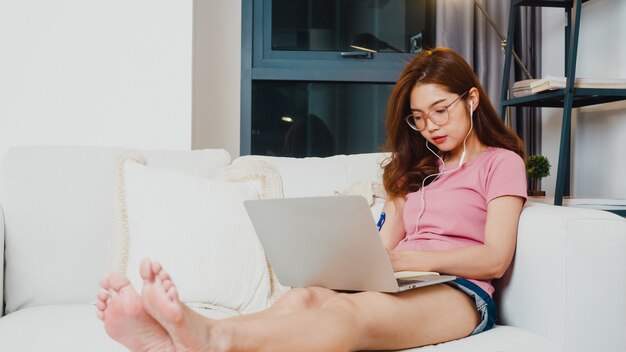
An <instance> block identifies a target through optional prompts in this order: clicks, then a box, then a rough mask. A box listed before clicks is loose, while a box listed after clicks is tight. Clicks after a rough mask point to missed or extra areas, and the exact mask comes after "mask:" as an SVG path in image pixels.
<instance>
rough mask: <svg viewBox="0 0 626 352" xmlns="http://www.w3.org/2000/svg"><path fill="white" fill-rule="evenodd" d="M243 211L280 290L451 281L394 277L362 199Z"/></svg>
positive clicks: (257, 204) (390, 287)
mask: <svg viewBox="0 0 626 352" xmlns="http://www.w3.org/2000/svg"><path fill="white" fill-rule="evenodd" d="M244 206H245V208H246V210H247V212H248V215H249V216H250V219H251V221H252V224H253V225H254V228H255V230H256V232H257V235H258V237H259V240H260V241H261V244H262V245H263V248H264V249H265V254H266V256H267V258H268V259H269V262H270V263H271V264H272V269H273V270H274V273H275V274H276V277H277V278H278V281H279V282H280V283H281V284H283V285H287V286H292V287H311V286H320V287H326V288H330V289H334V290H340V291H379V292H399V291H404V290H408V289H413V288H418V287H424V286H428V285H433V284H438V283H443V282H446V281H450V280H454V279H455V277H454V276H450V275H439V274H438V273H422V272H400V273H394V272H393V269H392V267H391V263H390V261H389V258H388V256H387V251H386V250H385V248H384V246H383V243H382V240H381V238H380V235H379V233H378V229H377V227H376V224H375V223H374V219H373V218H372V214H371V212H370V209H369V206H368V204H367V202H366V200H365V198H363V197H361V196H332V197H308V198H285V199H265V200H247V201H245V202H244ZM396 275H397V276H398V277H401V278H396Z"/></svg>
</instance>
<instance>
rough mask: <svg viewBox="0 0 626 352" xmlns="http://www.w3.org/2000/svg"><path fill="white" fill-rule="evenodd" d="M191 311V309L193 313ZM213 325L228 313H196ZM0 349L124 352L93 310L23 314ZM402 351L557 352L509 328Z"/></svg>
mask: <svg viewBox="0 0 626 352" xmlns="http://www.w3.org/2000/svg"><path fill="white" fill-rule="evenodd" d="M192 308H193V307H192ZM194 310H195V311H196V312H198V313H200V314H202V315H204V316H207V317H211V318H214V319H222V318H225V317H228V316H231V314H230V313H227V312H223V311H219V310H211V309H198V308H195V309H194ZM0 346H2V350H3V351H12V352H27V351H28V352H30V351H50V352H57V351H58V352H65V351H89V352H100V351H102V352H105V351H106V352H112V351H127V350H126V349H125V348H124V347H123V346H122V345H120V344H118V343H117V342H115V341H114V340H113V339H111V338H109V337H108V335H107V334H106V332H105V331H104V327H103V325H102V322H101V321H100V320H98V319H97V318H96V308H95V306H93V305H88V304H80V305H53V306H41V307H33V308H28V309H23V310H20V311H18V312H15V313H12V314H9V315H7V316H5V317H3V318H0ZM403 351H414V352H457V351H463V352H488V351H494V352H495V351H497V352H528V351H533V352H560V351H561V349H559V348H558V347H557V346H556V345H555V344H554V343H552V342H551V341H549V340H547V339H545V338H543V337H541V336H539V335H536V334H533V333H530V332H527V331H524V330H521V329H518V328H514V327H508V326H496V327H495V328H493V329H491V330H489V331H487V332H484V333H481V334H478V335H475V336H470V337H467V338H464V339H460V340H456V341H451V342H447V343H442V344H439V345H434V346H425V347H422V348H412V349H407V350H403Z"/></svg>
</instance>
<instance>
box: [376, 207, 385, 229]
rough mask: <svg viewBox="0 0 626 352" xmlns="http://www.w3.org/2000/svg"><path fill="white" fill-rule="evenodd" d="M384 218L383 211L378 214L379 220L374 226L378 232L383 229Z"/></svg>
mask: <svg viewBox="0 0 626 352" xmlns="http://www.w3.org/2000/svg"><path fill="white" fill-rule="evenodd" d="M386 218H387V214H385V212H384V211H383V212H382V213H380V218H379V219H378V223H377V224H376V226H378V231H380V229H382V228H383V224H384V223H385V219H386Z"/></svg>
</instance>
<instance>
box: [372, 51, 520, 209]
mask: <svg viewBox="0 0 626 352" xmlns="http://www.w3.org/2000/svg"><path fill="white" fill-rule="evenodd" d="M422 84H437V85H440V86H442V87H443V88H444V89H447V90H448V91H449V92H450V93H453V94H458V95H461V94H463V93H465V92H466V91H468V90H470V89H471V88H472V87H476V89H478V93H479V95H480V103H479V104H478V107H477V108H476V110H475V111H474V129H473V130H474V132H475V133H476V136H477V137H478V140H480V142H481V143H483V144H484V145H486V146H492V147H500V148H504V149H508V150H511V151H513V152H515V153H517V154H518V155H519V156H520V157H522V159H524V145H523V143H522V141H521V140H520V138H519V137H518V136H517V135H516V134H515V133H514V132H513V131H511V130H510V129H509V128H508V127H506V126H505V125H504V123H503V122H502V121H501V120H500V118H499V116H498V113H497V112H496V110H495V108H494V107H493V105H492V104H491V102H490V101H489V97H488V96H487V94H486V93H485V90H484V88H483V87H482V85H481V84H480V82H479V80H478V78H477V77H476V75H475V74H474V71H473V70H472V68H471V67H470V66H469V65H468V64H467V62H466V61H465V59H463V57H462V56H460V55H459V54H457V53H456V52H454V51H452V50H450V49H447V48H436V49H432V50H424V51H422V52H421V53H420V54H418V55H417V56H415V58H414V59H413V60H412V61H411V62H410V63H409V64H408V65H407V66H406V67H405V68H404V70H403V71H402V74H401V75H400V78H399V79H398V82H397V83H396V85H395V86H394V88H393V91H392V92H391V97H390V98H389V104H388V105H387V116H386V121H385V128H386V130H387V142H386V144H385V151H387V152H390V153H391V154H390V156H389V158H388V159H387V160H385V161H384V162H383V169H384V173H383V184H384V186H385V190H386V191H387V194H388V195H389V197H390V198H396V197H404V196H406V195H407V194H408V193H410V192H415V191H417V190H419V188H420V187H421V186H422V181H423V180H424V178H425V177H426V176H428V175H431V174H434V173H437V172H439V166H438V163H437V161H438V159H437V157H435V155H433V154H432V153H431V152H430V151H428V149H426V146H425V143H426V141H425V139H424V137H423V136H422V135H421V134H420V133H419V132H416V131H414V130H412V129H411V128H410V127H409V126H408V125H407V124H406V122H405V120H404V118H405V117H406V116H407V115H409V114H410V113H411V106H410V95H411V91H412V90H413V88H414V87H416V86H417V85H422ZM467 99H468V95H466V96H465V97H463V98H462V100H463V101H465V102H467ZM464 106H465V108H466V109H467V103H466V104H464ZM468 112H469V110H468ZM432 148H433V150H434V151H435V152H439V150H438V149H437V148H436V147H435V146H433V147H432ZM429 180H430V181H432V178H430V179H429Z"/></svg>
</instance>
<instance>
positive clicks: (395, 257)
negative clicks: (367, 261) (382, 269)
mask: <svg viewBox="0 0 626 352" xmlns="http://www.w3.org/2000/svg"><path fill="white" fill-rule="evenodd" d="M400 253H402V252H398V251H395V250H393V249H387V256H388V257H389V261H390V262H391V267H392V268H393V271H402V270H404V269H401V265H400Z"/></svg>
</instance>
